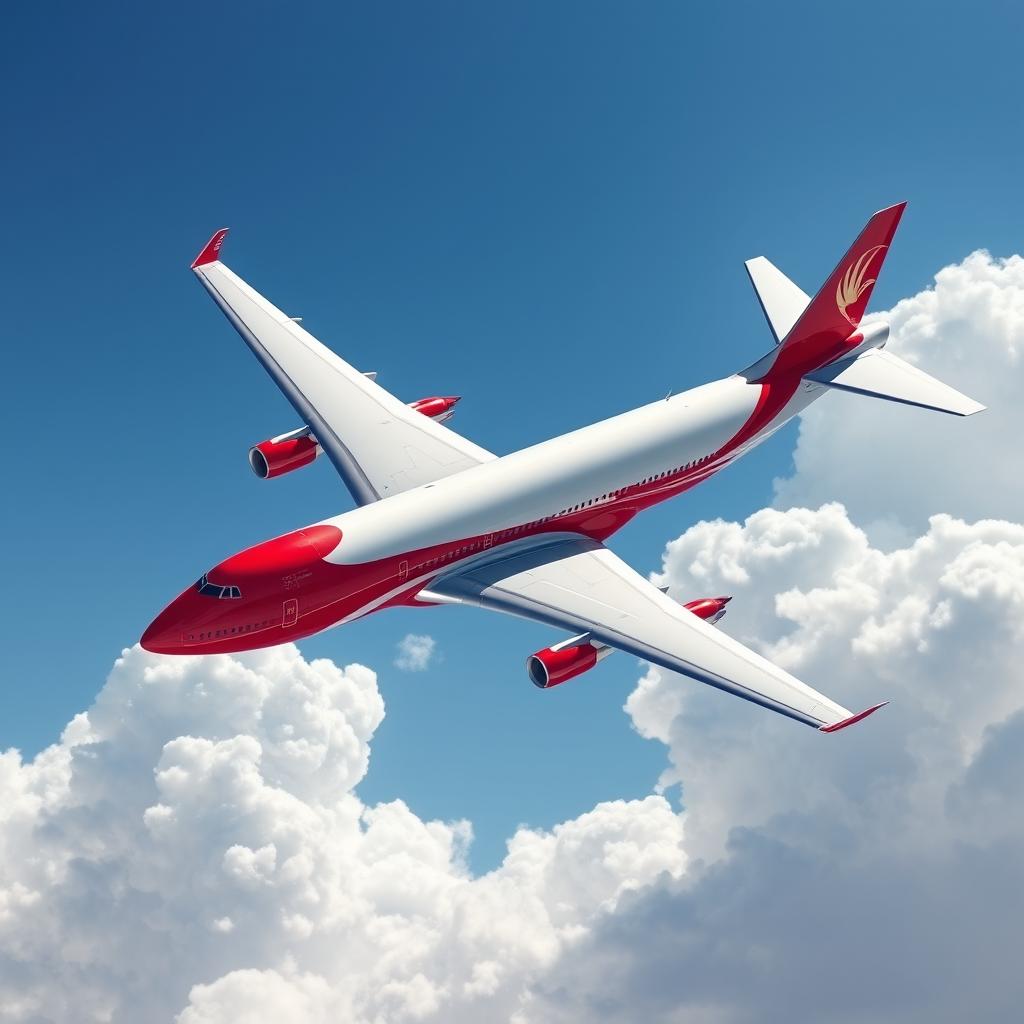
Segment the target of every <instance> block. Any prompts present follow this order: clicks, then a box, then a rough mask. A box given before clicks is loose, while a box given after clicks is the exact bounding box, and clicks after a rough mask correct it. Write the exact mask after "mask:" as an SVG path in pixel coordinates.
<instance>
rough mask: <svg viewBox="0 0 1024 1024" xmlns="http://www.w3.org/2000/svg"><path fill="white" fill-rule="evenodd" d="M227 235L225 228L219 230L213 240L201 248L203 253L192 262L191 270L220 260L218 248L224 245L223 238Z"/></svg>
mask: <svg viewBox="0 0 1024 1024" xmlns="http://www.w3.org/2000/svg"><path fill="white" fill-rule="evenodd" d="M227 233H228V229H227V228H221V229H220V231H217V232H216V233H215V234H214V236H213V238H211V239H210V240H209V241H208V242H207V243H206V245H204V246H203V251H202V252H201V253H200V254H199V255H198V256H197V257H196V258H195V260H194V261H193V262H192V269H193V270H198V268H199V267H204V266H206V264H207V263H216V262H217V260H219V259H220V247H221V246H222V245H223V244H224V237H225V236H226V235H227Z"/></svg>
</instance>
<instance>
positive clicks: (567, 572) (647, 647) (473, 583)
mask: <svg viewBox="0 0 1024 1024" xmlns="http://www.w3.org/2000/svg"><path fill="white" fill-rule="evenodd" d="M431 592H432V594H436V595H437V596H439V597H441V598H442V599H448V600H455V601H459V602H461V603H465V604H475V605H478V606H480V607H484V608H491V609H493V610H495V611H503V612H507V613H509V614H513V615H519V616H521V617H523V618H527V619H533V620H534V621H538V622H544V623H546V624H548V625H551V626H555V627H557V628H559V629H564V630H567V631H570V632H572V633H584V632H587V633H590V634H591V635H592V636H593V637H594V638H595V639H597V640H600V641H602V642H603V643H606V644H608V645H610V646H612V647H615V648H618V649H619V650H622V651H627V652H628V653H630V654H634V655H636V656H637V657H639V658H643V659H644V660H645V661H650V662H652V663H653V664H655V665H659V666H661V667H662V668H665V669H668V670H669V671H672V672H680V673H682V674H683V675H686V676H689V677H690V678H691V679H696V680H698V681H699V682H703V683H707V684H709V685H710V686H714V687H717V688H718V689H721V690H725V691H727V692H729V693H733V694H735V695H736V696H739V697H743V698H744V699H745V700H749V701H752V702H754V703H755V704H760V705H761V706H762V707H765V708H768V709H770V710H772V711H776V712H778V713H779V714H782V715H786V716H788V717H789V718H794V719H796V720H797V721H799V722H803V723H804V724H806V725H810V726H813V727H814V728H816V729H821V728H822V727H828V726H832V725H837V724H839V723H843V722H845V721H847V720H848V719H851V718H853V717H854V716H853V715H852V713H851V712H850V711H848V710H847V709H846V708H844V707H842V706H841V705H839V704H837V703H836V702H835V701H833V700H830V699H829V698H828V697H826V696H824V695H823V694H821V693H818V692H817V691H816V690H814V689H812V688H811V687H810V686H808V685H807V684H806V683H803V682H801V681H800V680H799V679H797V678H796V677H794V676H792V675H790V674H789V673H788V672H786V671H785V670H784V669H781V668H779V667H778V666H777V665H773V664H772V663H771V662H770V661H768V660H767V659H766V658H763V657H762V656H761V655H759V654H757V653H756V652H754V651H752V650H750V649H749V648H747V647H745V646H744V645H743V644H741V643H740V642H739V641H738V640H735V639H733V638H732V637H730V636H729V635H728V634H726V633H723V632H722V631H721V630H720V629H716V628H715V627H713V626H710V625H708V623H706V622H704V621H703V620H702V619H700V618H698V617H697V616H696V615H693V614H692V613H691V612H689V611H687V610H686V609H685V608H683V607H682V606H681V605H679V604H677V603H676V602H675V601H673V600H672V599H671V598H669V597H668V596H667V595H665V594H663V593H662V592H661V591H660V590H659V589H658V588H657V587H655V586H654V585H653V584H651V583H650V582H649V581H647V580H646V579H644V578H643V577H642V576H640V574H639V573H637V572H635V571H634V570H633V569H631V568H630V567H629V566H628V565H626V564H625V563H624V562H623V561H622V560H621V559H620V558H618V557H617V556H616V555H614V554H613V553H612V552H611V551H609V550H608V549H607V548H605V547H604V546H603V545H601V544H598V543H597V542H596V541H591V540H589V539H587V538H583V537H563V538H562V539H559V540H556V541H553V542H551V543H547V544H544V545H543V546H539V547H535V548H532V549H529V550H525V551H520V552H517V553H515V554H514V555H511V556H510V557H508V558H504V559H500V560H495V561H492V562H489V563H486V564H478V565H475V566H471V567H469V568H468V569H466V570H463V571H462V572H459V573H454V574H452V575H449V576H446V577H444V578H443V579H441V580H439V581H435V583H434V584H433V585H432V587H431ZM851 724H852V723H851Z"/></svg>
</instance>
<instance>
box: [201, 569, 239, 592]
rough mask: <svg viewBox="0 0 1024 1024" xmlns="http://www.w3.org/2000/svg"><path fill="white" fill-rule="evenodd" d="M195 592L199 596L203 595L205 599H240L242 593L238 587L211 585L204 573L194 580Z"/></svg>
mask: <svg viewBox="0 0 1024 1024" xmlns="http://www.w3.org/2000/svg"><path fill="white" fill-rule="evenodd" d="M196 590H198V591H199V593H200V594H205V595H206V596H207V597H228V598H231V597H241V596H242V592H241V590H239V589H238V587H219V586H217V584H216V583H211V582H210V581H209V580H208V579H207V577H206V574H205V573H204V574H203V575H202V576H200V577H199V579H198V580H196Z"/></svg>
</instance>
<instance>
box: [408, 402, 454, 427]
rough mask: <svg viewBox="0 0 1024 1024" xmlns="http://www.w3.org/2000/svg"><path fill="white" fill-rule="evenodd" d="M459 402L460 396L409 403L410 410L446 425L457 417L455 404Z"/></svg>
mask: <svg viewBox="0 0 1024 1024" xmlns="http://www.w3.org/2000/svg"><path fill="white" fill-rule="evenodd" d="M458 401H459V396H458V395H448V396H447V397H445V398H438V397H435V398H419V399H417V400H416V401H415V402H410V403H409V408H410V409H415V410H416V411H417V412H421V413H423V415H424V416H428V417H429V418H430V419H432V420H437V421H438V423H444V421H445V420H450V419H451V418H452V416H454V415H455V411H454V410H455V403H456V402H458Z"/></svg>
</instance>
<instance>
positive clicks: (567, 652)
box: [526, 633, 612, 690]
mask: <svg viewBox="0 0 1024 1024" xmlns="http://www.w3.org/2000/svg"><path fill="white" fill-rule="evenodd" d="M611 653H612V648H611V647H609V646H608V645H607V644H602V643H600V642H599V641H597V640H592V639H591V638H590V634H589V633H582V634H581V635H580V636H574V637H570V638H569V639H568V640H563V641H562V642H561V643H560V644H555V645H554V647H545V648H544V650H543V651H538V652H537V653H536V654H531V655H530V657H529V658H527V659H526V671H527V672H528V673H529V674H530V679H532V680H533V683H534V685H535V686H539V687H540V688H541V689H542V690H549V689H550V688H551V687H552V686H558V684H559V683H564V682H566V681H567V680H569V679H573V678H575V677H576V676H578V675H582V674H583V673H584V672H586V671H588V670H589V669H592V668H593V667H594V666H595V665H596V664H597V663H598V662H599V661H600V660H601V659H602V658H606V657H607V656H608V655H609V654H611Z"/></svg>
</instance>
